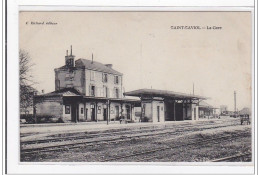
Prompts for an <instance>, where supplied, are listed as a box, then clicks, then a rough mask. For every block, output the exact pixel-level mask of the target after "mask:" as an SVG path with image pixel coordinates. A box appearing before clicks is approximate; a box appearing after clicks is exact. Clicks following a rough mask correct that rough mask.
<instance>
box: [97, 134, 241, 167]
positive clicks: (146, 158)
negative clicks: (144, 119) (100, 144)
mask: <svg viewBox="0 0 260 175" xmlns="http://www.w3.org/2000/svg"><path fill="white" fill-rule="evenodd" d="M241 135H242V134H236V135H228V136H221V137H216V138H208V139H191V140H189V143H184V144H178V145H175V146H170V145H168V144H167V146H166V147H159V148H155V149H151V150H147V151H141V152H136V153H129V154H124V155H119V156H112V157H110V158H107V159H104V160H100V161H101V162H108V161H115V160H121V161H122V159H125V158H131V157H137V156H143V155H144V156H145V157H144V158H135V161H137V162H144V161H147V160H152V159H157V158H159V157H160V155H158V156H157V155H155V156H154V155H152V156H148V157H147V154H148V155H149V154H151V153H155V152H159V151H165V150H169V149H176V148H180V147H183V146H194V144H197V146H199V145H201V144H205V143H206V144H212V142H215V144H217V143H219V141H218V140H220V139H234V138H237V137H240V136H241Z"/></svg>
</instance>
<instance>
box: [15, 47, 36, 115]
mask: <svg viewBox="0 0 260 175" xmlns="http://www.w3.org/2000/svg"><path fill="white" fill-rule="evenodd" d="M33 66H34V64H33V63H32V60H31V57H30V55H29V54H28V52H26V51H24V50H20V51H19V68H20V70H19V73H20V110H21V112H26V111H28V109H29V108H32V107H33V95H34V93H35V91H36V90H35V89H34V88H33V85H35V84H36V82H34V81H33V76H32V73H31V70H32V67H33Z"/></svg>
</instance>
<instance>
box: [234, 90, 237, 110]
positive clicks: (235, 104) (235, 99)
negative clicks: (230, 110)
mask: <svg viewBox="0 0 260 175" xmlns="http://www.w3.org/2000/svg"><path fill="white" fill-rule="evenodd" d="M236 95H237V93H236V91H234V112H235V113H236V111H237V98H236Z"/></svg>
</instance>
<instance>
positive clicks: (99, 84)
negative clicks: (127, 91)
mask: <svg viewBox="0 0 260 175" xmlns="http://www.w3.org/2000/svg"><path fill="white" fill-rule="evenodd" d="M91 72H94V74H95V77H94V80H91ZM107 75H108V76H107V82H103V73H102V72H98V71H93V70H88V69H85V83H86V84H85V87H86V91H85V93H86V95H87V96H91V94H90V86H91V85H93V86H95V91H96V92H95V96H96V97H105V95H106V94H105V93H104V89H105V86H106V87H107V88H108V97H110V98H115V88H118V90H119V98H123V91H122V76H118V79H119V82H118V84H115V83H114V75H113V74H107Z"/></svg>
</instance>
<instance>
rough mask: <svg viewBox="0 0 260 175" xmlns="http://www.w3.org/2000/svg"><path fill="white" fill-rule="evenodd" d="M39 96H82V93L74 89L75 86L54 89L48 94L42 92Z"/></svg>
mask: <svg viewBox="0 0 260 175" xmlns="http://www.w3.org/2000/svg"><path fill="white" fill-rule="evenodd" d="M37 96H44V97H50V96H82V94H81V93H80V92H79V91H78V90H76V89H74V88H64V89H61V90H57V91H53V92H50V93H46V94H41V95H37Z"/></svg>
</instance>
